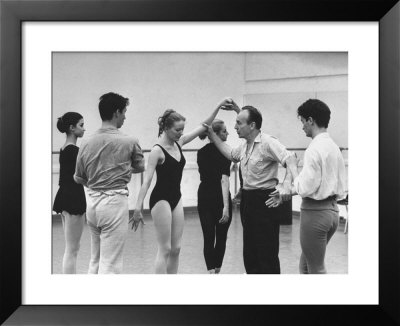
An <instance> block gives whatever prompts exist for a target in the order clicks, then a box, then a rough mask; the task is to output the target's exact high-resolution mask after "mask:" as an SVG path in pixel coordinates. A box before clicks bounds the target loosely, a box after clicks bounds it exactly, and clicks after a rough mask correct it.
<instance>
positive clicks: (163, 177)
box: [150, 143, 186, 210]
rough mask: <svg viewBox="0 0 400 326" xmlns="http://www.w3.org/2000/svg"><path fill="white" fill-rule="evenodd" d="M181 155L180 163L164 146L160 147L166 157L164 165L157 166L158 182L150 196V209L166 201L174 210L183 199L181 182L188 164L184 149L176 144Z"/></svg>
mask: <svg viewBox="0 0 400 326" xmlns="http://www.w3.org/2000/svg"><path fill="white" fill-rule="evenodd" d="M176 144H177V145H178V148H179V152H180V153H181V160H180V161H179V162H178V161H177V160H176V159H175V158H174V157H172V156H171V155H170V154H169V153H168V152H167V151H166V150H165V149H164V148H163V147H162V146H160V145H158V144H156V145H157V146H159V147H160V148H161V149H162V151H163V152H164V155H165V160H164V163H163V164H161V165H157V167H156V173H157V182H156V185H155V186H154V188H153V191H152V192H151V195H150V209H152V208H153V207H154V205H155V204H156V203H157V202H158V201H160V200H166V201H167V202H168V203H169V205H170V206H171V210H173V209H174V208H175V207H176V205H178V203H179V200H180V199H181V196H182V194H181V180H182V172H183V168H184V166H185V164H186V160H185V157H184V156H183V153H182V149H181V147H180V146H179V144H178V143H176Z"/></svg>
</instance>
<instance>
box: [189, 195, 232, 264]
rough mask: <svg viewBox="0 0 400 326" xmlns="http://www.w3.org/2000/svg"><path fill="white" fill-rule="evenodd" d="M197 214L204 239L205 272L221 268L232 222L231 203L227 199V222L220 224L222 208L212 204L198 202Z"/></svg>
mask: <svg viewBox="0 0 400 326" xmlns="http://www.w3.org/2000/svg"><path fill="white" fill-rule="evenodd" d="M197 209H198V212H199V216H200V223H201V228H202V230H203V237H204V249H203V253H204V258H205V260H206V265H207V270H210V269H214V268H221V266H222V261H223V259H224V255H225V248H226V239H227V235H228V229H229V226H230V225H231V221H232V201H231V200H230V199H229V221H228V222H227V223H224V224H221V223H219V222H218V221H219V220H220V219H221V217H222V210H223V207H222V206H221V205H220V204H219V205H218V204H213V203H212V202H210V201H208V202H199V204H198V207H197Z"/></svg>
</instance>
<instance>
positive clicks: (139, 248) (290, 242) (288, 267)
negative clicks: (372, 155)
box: [52, 209, 348, 274]
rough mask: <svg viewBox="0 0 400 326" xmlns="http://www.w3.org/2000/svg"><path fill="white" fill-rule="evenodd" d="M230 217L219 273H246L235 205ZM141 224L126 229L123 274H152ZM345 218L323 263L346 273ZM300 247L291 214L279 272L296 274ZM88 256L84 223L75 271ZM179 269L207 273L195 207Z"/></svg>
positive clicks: (56, 231) (151, 234) (57, 257)
mask: <svg viewBox="0 0 400 326" xmlns="http://www.w3.org/2000/svg"><path fill="white" fill-rule="evenodd" d="M232 218H233V220H232V223H231V226H230V228H229V232H228V240H227V244H226V252H225V258H224V262H223V265H222V269H221V274H243V273H245V270H244V265H243V256H242V245H243V241H242V225H241V222H240V216H239V210H238V209H234V211H233V217H232ZM145 223H146V225H145V226H144V227H139V229H138V230H137V231H136V232H133V231H129V235H128V238H127V241H126V244H125V249H124V268H123V273H124V274H153V273H154V259H155V256H156V252H157V243H156V237H155V230H154V227H153V222H152V220H151V217H150V216H149V215H145ZM343 230H344V221H343V220H341V222H340V224H339V227H338V229H337V231H336V233H335V235H334V236H333V238H332V239H331V241H330V242H329V244H328V247H327V252H326V258H325V264H326V268H327V270H328V273H331V274H346V273H347V272H348V233H347V234H345V233H344V232H343ZM52 241H53V246H52V250H53V253H52V254H53V265H52V266H53V273H54V274H60V273H61V271H62V267H61V266H62V256H63V252H64V234H63V228H62V223H61V218H60V217H59V216H53V239H52ZM300 253H301V249H300V242H299V217H298V216H297V214H294V215H293V219H292V225H281V228H280V249H279V258H280V262H281V273H282V274H298V262H299V257H300ZM89 259H90V232H89V229H88V227H87V225H86V224H85V227H84V230H83V234H82V239H81V248H80V251H79V254H78V259H77V273H79V274H85V273H87V270H88V266H89ZM178 273H182V274H204V273H207V270H206V266H205V262H204V256H203V235H202V231H201V226H200V221H199V217H198V214H197V212H196V211H189V212H185V229H184V233H183V240H182V248H181V254H180V264H179V270H178Z"/></svg>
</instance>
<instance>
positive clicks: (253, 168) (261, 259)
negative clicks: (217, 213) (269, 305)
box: [209, 104, 292, 274]
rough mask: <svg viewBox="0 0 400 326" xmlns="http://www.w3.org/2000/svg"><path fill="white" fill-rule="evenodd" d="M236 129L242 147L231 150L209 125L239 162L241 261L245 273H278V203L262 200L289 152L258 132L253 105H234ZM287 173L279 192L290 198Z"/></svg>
mask: <svg viewBox="0 0 400 326" xmlns="http://www.w3.org/2000/svg"><path fill="white" fill-rule="evenodd" d="M234 106H235V111H236V112H237V113H238V116H237V118H236V124H235V129H236V131H237V134H238V136H239V137H240V138H244V139H245V140H246V142H244V143H243V144H242V145H241V146H239V147H237V148H234V149H232V148H231V147H230V146H229V145H227V144H226V143H225V142H222V141H220V140H219V138H218V136H216V134H215V133H214V132H213V131H212V129H211V128H209V135H210V138H211V139H212V141H213V142H214V143H215V145H216V147H217V148H218V149H219V150H220V151H221V153H222V154H223V155H224V156H225V157H227V158H228V159H230V160H232V161H233V162H240V168H241V173H242V179H243V187H242V198H241V202H240V205H241V218H242V222H243V260H244V265H245V269H246V273H248V274H279V273H280V263H279V257H278V254H279V228H280V223H279V211H278V209H277V208H276V207H277V206H278V204H279V203H277V204H276V205H272V206H271V207H267V206H266V205H265V201H266V200H268V198H269V194H271V193H272V192H273V191H275V188H276V187H277V185H278V182H279V180H278V166H279V164H281V165H283V166H285V162H286V160H287V159H288V157H289V156H290V155H291V154H290V152H289V151H287V150H286V148H285V146H283V145H282V144H281V143H280V142H279V141H278V140H277V139H276V138H275V137H273V136H270V135H267V134H265V133H262V132H261V125H262V116H261V113H260V112H259V111H258V110H257V109H256V108H254V107H252V106H245V107H243V108H242V110H240V109H239V107H237V105H236V104H234ZM291 181H292V180H291V179H290V174H287V175H286V177H285V181H284V187H283V188H282V191H281V193H282V195H283V196H285V192H286V193H287V196H286V198H285V199H288V198H290V184H291Z"/></svg>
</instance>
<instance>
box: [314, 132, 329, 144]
mask: <svg viewBox="0 0 400 326" xmlns="http://www.w3.org/2000/svg"><path fill="white" fill-rule="evenodd" d="M323 138H329V134H328V132H327V131H324V132H321V133H320V134H318V135H316V136H315V137H314V138H313V140H312V141H311V142H314V141H317V140H318V139H323Z"/></svg>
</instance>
